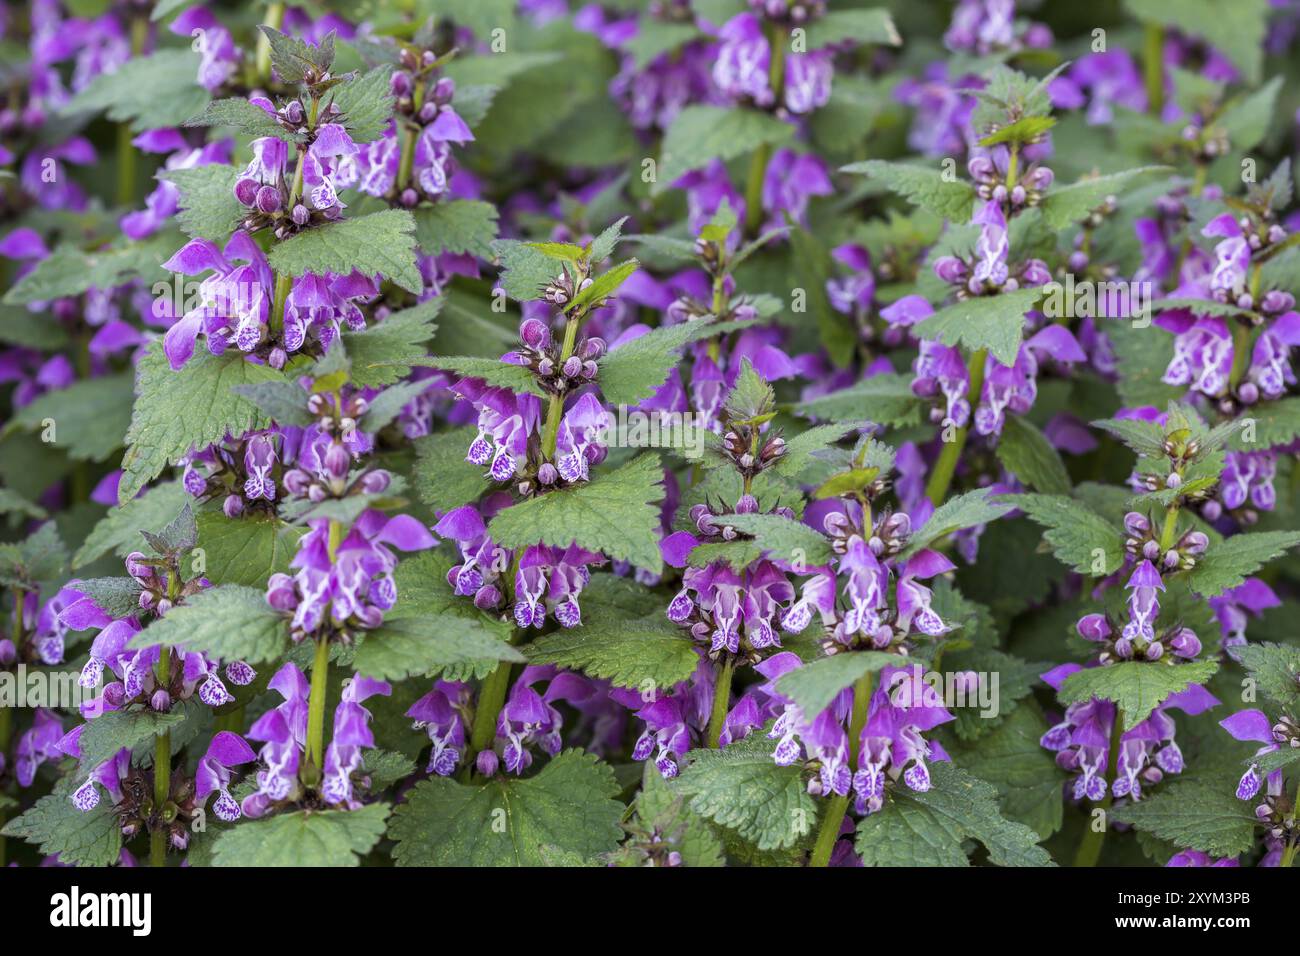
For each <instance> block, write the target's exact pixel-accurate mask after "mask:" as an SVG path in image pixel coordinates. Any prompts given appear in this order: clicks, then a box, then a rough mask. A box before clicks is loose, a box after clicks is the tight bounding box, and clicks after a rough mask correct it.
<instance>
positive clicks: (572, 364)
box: [563, 355, 582, 378]
mask: <svg viewBox="0 0 1300 956" xmlns="http://www.w3.org/2000/svg"><path fill="white" fill-rule="evenodd" d="M563 372H564V377H565V378H577V377H578V376H579V375H580V374H581V373H582V359H580V358H578V356H576V355H570V356H569V357H568V358H567V359H565V360H564V369H563Z"/></svg>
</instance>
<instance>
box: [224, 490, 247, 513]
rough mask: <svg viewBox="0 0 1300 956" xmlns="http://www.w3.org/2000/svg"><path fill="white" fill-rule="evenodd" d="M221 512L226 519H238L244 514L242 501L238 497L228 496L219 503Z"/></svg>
mask: <svg viewBox="0 0 1300 956" xmlns="http://www.w3.org/2000/svg"><path fill="white" fill-rule="evenodd" d="M221 510H222V512H224V513H225V516H226V517H227V518H238V517H239V516H240V515H241V514H243V513H244V499H243V497H242V496H240V495H229V496H228V497H227V498H226V500H225V501H223V502H222V503H221Z"/></svg>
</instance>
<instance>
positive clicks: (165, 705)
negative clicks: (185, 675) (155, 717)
mask: <svg viewBox="0 0 1300 956" xmlns="http://www.w3.org/2000/svg"><path fill="white" fill-rule="evenodd" d="M149 706H150V708H152V709H153V710H155V711H157V712H158V713H160V714H165V713H167V711H169V710H171V709H172V695H171V694H169V693H167V691H165V690H162V689H159V690H156V691H154V692H153V696H152V697H150V698H149Z"/></svg>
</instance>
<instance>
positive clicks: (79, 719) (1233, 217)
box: [0, 0, 1300, 867]
mask: <svg viewBox="0 0 1300 956" xmlns="http://www.w3.org/2000/svg"><path fill="white" fill-rule="evenodd" d="M29 6H30V9H29V10H28V12H27V13H28V15H26V16H16V15H15V16H10V17H7V18H5V20H4V23H3V35H4V40H5V42H4V44H3V48H4V49H3V50H0V71H2V72H3V73H4V76H5V82H4V83H3V84H0V86H2V89H0V216H2V217H3V218H4V219H5V225H4V226H3V228H0V262H2V263H3V265H4V267H5V273H6V277H7V279H8V282H7V283H6V286H5V289H4V291H3V303H0V416H3V419H4V422H3V427H0V518H3V522H2V525H3V526H2V527H0V620H2V621H3V624H0V834H2V835H3V837H4V839H3V840H0V865H7V864H10V863H16V864H18V865H20V866H27V865H39V864H46V865H77V866H112V865H121V866H125V865H135V864H136V862H137V861H139V862H140V863H144V862H145V861H148V862H149V863H150V864H152V865H154V866H159V867H162V866H190V867H194V866H209V865H215V866H227V865H259V866H260V865H274V864H282V863H284V862H285V860H286V858H291V861H292V862H294V863H299V864H313V865H328V866H353V865H356V864H358V863H364V864H365V865H367V866H371V865H387V864H396V865H402V866H433V865H437V866H464V865H494V866H495V865H530V866H556V865H565V866H569V865H600V866H641V865H651V866H671V867H676V866H720V865H809V866H818V867H820V866H857V865H862V866H899V865H905V866H937V865H945V866H950V865H962V864H967V863H974V864H976V865H981V866H984V865H994V866H1047V865H1053V864H1062V865H1071V864H1073V865H1078V866H1091V865H1131V864H1133V863H1135V862H1139V861H1144V860H1145V861H1146V862H1148V863H1150V864H1152V865H1156V866H1165V865H1169V866H1224V867H1227V866H1266V867H1288V866H1291V865H1292V864H1293V863H1294V862H1295V858H1296V856H1297V855H1298V854H1300V828H1297V827H1296V825H1295V824H1296V816H1297V811H1296V794H1297V775H1298V774H1297V767H1300V762H1297V761H1296V760H1295V759H1294V758H1295V756H1296V755H1297V754H1298V753H1300V747H1297V746H1296V743H1297V741H1298V740H1300V731H1297V724H1296V721H1297V719H1300V683H1297V681H1296V675H1297V674H1300V655H1298V654H1297V651H1296V647H1295V639H1294V635H1293V634H1292V633H1291V631H1290V630H1289V629H1288V622H1290V621H1292V620H1294V618H1295V612H1296V611H1297V607H1298V606H1297V601H1300V584H1298V583H1297V582H1298V581H1300V577H1298V576H1297V569H1296V564H1295V557H1294V551H1295V548H1296V547H1297V546H1300V530H1297V528H1296V521H1295V515H1296V513H1297V506H1298V505H1300V501H1298V500H1297V493H1298V491H1300V482H1297V467H1298V466H1297V452H1298V451H1300V412H1298V411H1297V409H1298V408H1300V404H1298V403H1300V382H1298V380H1297V370H1298V366H1297V365H1296V354H1295V350H1296V349H1297V348H1298V347H1300V309H1297V307H1296V304H1295V302H1296V297H1297V296H1300V285H1298V284H1297V282H1296V281H1295V275H1296V274H1297V255H1300V253H1298V252H1297V249H1300V238H1297V237H1300V212H1297V211H1296V210H1297V207H1296V201H1295V170H1294V167H1293V164H1294V161H1295V158H1294V156H1292V155H1291V153H1292V152H1293V150H1292V149H1291V146H1293V145H1294V142H1295V139H1296V118H1295V116H1294V115H1293V110H1291V108H1290V107H1289V106H1288V105H1287V104H1288V103H1291V102H1292V100H1293V99H1294V91H1293V90H1290V89H1289V87H1290V86H1291V85H1292V83H1291V80H1290V79H1289V77H1290V76H1291V74H1292V72H1293V71H1291V70H1289V69H1288V67H1289V64H1290V62H1291V61H1293V60H1294V59H1295V54H1296V46H1297V43H1300V31H1297V29H1296V26H1297V18H1296V15H1295V12H1294V11H1293V10H1290V9H1288V8H1286V5H1278V4H1263V3H1247V4H1241V5H1239V6H1240V7H1241V9H1239V10H1238V9H1235V8H1234V10H1233V15H1232V16H1230V17H1227V16H1225V17H1215V18H1212V21H1206V22H1203V23H1202V22H1198V20H1197V18H1196V17H1195V16H1193V15H1191V14H1190V13H1189V12H1188V11H1187V10H1185V9H1184V7H1185V6H1186V5H1184V4H1166V5H1164V7H1168V8H1169V9H1167V10H1166V9H1165V8H1164V7H1162V6H1161V5H1160V4H1152V3H1137V2H1130V3H1125V4H1118V5H1115V4H1110V5H1102V6H1101V7H1098V8H1097V9H1095V10H1090V11H1085V12H1084V13H1082V14H1081V13H1080V11H1079V10H1077V9H1069V10H1067V7H1069V6H1070V5H1057V4H1041V3H1039V4H1032V5H1031V4H1017V3H1015V2H1014V0H961V2H958V3H954V4H951V5H950V8H949V10H948V12H947V13H946V14H944V16H942V17H941V18H940V19H938V20H936V19H934V18H933V17H930V18H928V19H927V18H926V17H925V16H922V15H920V14H918V13H917V12H916V11H915V10H904V9H901V8H900V9H897V10H891V9H887V8H886V6H881V5H875V6H873V5H871V4H870V3H869V2H866V3H860V2H854V3H839V2H836V3H828V2H821V0H708V2H704V0H691V2H687V0H654V2H650V3H643V4H629V3H625V2H617V3H615V2H609V3H600V2H583V3H581V4H570V3H566V2H562V0H520V2H519V3H496V2H494V3H477V4H475V3H463V4H454V3H434V4H428V3H426V4H416V5H414V6H412V5H411V4H397V3H392V2H389V0H378V2H376V3H372V4H368V5H363V6H358V7H355V9H351V8H349V9H343V7H338V10H337V12H326V11H322V10H318V9H315V8H312V9H307V8H300V7H293V6H285V5H283V4H280V3H271V4H268V5H265V9H264V10H262V11H259V13H258V16H257V17H256V18H249V17H248V16H243V15H237V14H236V12H234V11H233V8H232V7H230V5H228V4H227V5H220V4H208V3H190V4H175V3H157V4H153V5H152V7H151V6H150V5H149V4H143V3H135V2H131V3H114V4H111V5H107V6H105V5H103V4H100V5H99V6H96V5H95V4H86V3H76V4H73V3H68V2H63V0H38V2H35V3H34V4H31V5H29ZM354 6H355V5H354ZM99 7H104V9H103V10H100V9H99ZM182 7H183V9H181V8H182ZM416 8H418V9H416ZM895 17H897V23H895V19H894V18H895ZM255 20H260V21H261V22H255ZM123 565H125V570H123ZM629 771H631V772H629ZM900 834H904V835H906V837H907V838H906V839H901V838H900V836H899V835H900Z"/></svg>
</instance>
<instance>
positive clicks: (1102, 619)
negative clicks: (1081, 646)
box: [1075, 614, 1110, 641]
mask: <svg viewBox="0 0 1300 956" xmlns="http://www.w3.org/2000/svg"><path fill="white" fill-rule="evenodd" d="M1075 628H1076V629H1077V630H1078V632H1079V636H1080V637H1082V638H1084V639H1085V640H1089V641H1104V640H1105V639H1106V638H1108V637H1110V622H1109V621H1107V620H1106V615H1105V614H1085V615H1084V616H1083V617H1081V618H1079V623H1078V624H1076V625H1075Z"/></svg>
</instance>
